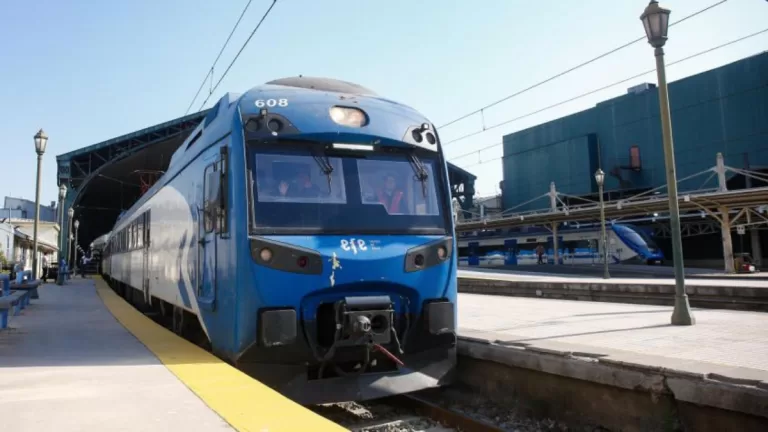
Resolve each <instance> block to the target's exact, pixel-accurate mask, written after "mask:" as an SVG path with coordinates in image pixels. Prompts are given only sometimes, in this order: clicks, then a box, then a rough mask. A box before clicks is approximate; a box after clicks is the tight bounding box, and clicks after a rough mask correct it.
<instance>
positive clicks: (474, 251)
mask: <svg viewBox="0 0 768 432" xmlns="http://www.w3.org/2000/svg"><path fill="white" fill-rule="evenodd" d="M468 246H469V247H468V249H469V255H468V256H467V264H469V265H470V266H479V265H480V255H479V253H480V251H479V250H478V249H479V248H480V243H479V242H469V245H468Z"/></svg>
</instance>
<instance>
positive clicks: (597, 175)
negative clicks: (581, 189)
mask: <svg viewBox="0 0 768 432" xmlns="http://www.w3.org/2000/svg"><path fill="white" fill-rule="evenodd" d="M595 181H596V182H597V185H598V186H603V182H604V181H605V173H604V172H603V170H601V169H600V168H598V169H597V171H595Z"/></svg>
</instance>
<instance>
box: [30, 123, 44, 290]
mask: <svg viewBox="0 0 768 432" xmlns="http://www.w3.org/2000/svg"><path fill="white" fill-rule="evenodd" d="M47 145H48V135H46V134H45V132H43V130H42V129H40V130H39V131H38V132H37V133H36V134H35V152H37V183H35V227H34V233H33V234H32V238H33V240H32V280H37V241H38V239H37V232H38V227H39V225H40V175H41V168H42V165H43V153H45V146H47Z"/></svg>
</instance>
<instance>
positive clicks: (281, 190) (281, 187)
mask: <svg viewBox="0 0 768 432" xmlns="http://www.w3.org/2000/svg"><path fill="white" fill-rule="evenodd" d="M290 188H291V185H289V184H288V182H287V181H286V180H280V183H279V184H278V185H277V196H278V197H279V198H285V197H286V196H288V190H289V189H290Z"/></svg>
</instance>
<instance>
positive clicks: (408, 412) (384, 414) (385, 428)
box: [311, 395, 503, 432]
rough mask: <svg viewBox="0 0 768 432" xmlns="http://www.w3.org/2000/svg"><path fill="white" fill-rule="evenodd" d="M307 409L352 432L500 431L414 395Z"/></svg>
mask: <svg viewBox="0 0 768 432" xmlns="http://www.w3.org/2000/svg"><path fill="white" fill-rule="evenodd" d="M311 409H312V410H313V411H315V412H317V413H318V414H320V415H322V416H324V417H326V418H328V419H329V420H331V421H333V422H335V423H337V424H339V425H341V426H343V427H345V428H347V429H349V430H350V431H353V432H449V431H457V432H458V431H461V432H498V431H503V429H500V428H498V427H496V426H494V425H492V424H489V423H485V422H483V421H480V420H477V419H474V418H471V417H469V416H466V415H464V414H461V413H459V412H456V411H453V410H451V409H448V408H444V407H441V406H439V405H437V404H434V403H432V402H430V401H427V400H425V399H423V398H421V397H419V396H415V395H398V396H392V397H389V398H384V399H378V400H374V401H366V402H344V403H336V404H325V405H317V406H314V407H311Z"/></svg>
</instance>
